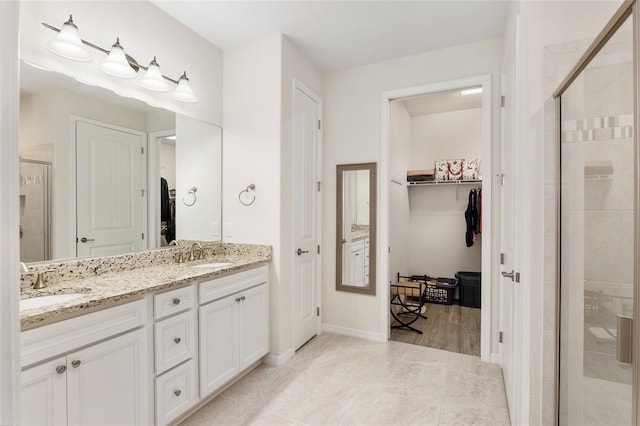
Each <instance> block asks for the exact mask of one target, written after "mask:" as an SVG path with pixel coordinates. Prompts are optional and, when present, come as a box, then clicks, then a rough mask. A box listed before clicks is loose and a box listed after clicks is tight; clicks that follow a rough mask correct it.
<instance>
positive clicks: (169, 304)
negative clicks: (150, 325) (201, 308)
mask: <svg viewBox="0 0 640 426" xmlns="http://www.w3.org/2000/svg"><path fill="white" fill-rule="evenodd" d="M195 299H196V293H195V287H194V286H192V285H191V286H188V287H182V288H178V289H176V290H171V291H168V292H166V293H160V294H156V295H155V296H154V297H153V305H154V310H153V311H154V318H155V319H160V318H164V317H167V316H169V315H173V314H177V313H178V312H182V311H185V310H187V309H189V308H191V307H193V306H195Z"/></svg>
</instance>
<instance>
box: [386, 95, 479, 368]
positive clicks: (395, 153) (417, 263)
mask: <svg viewBox="0 0 640 426" xmlns="http://www.w3.org/2000/svg"><path fill="white" fill-rule="evenodd" d="M482 126H483V114H482V88H481V87H464V88H460V89H456V90H448V91H445V92H438V93H429V94H426V95H421V96H415V97H410V98H405V99H398V100H394V101H392V102H391V103H390V157H389V160H390V172H391V182H390V183H389V204H390V213H389V214H390V216H389V218H390V220H389V235H390V243H391V244H390V245H391V252H390V261H389V267H390V269H389V271H390V275H391V276H390V281H391V286H390V290H391V294H390V314H391V321H390V323H391V333H390V338H391V340H395V341H401V342H406V343H411V344H416V345H420V346H427V347H433V348H438V349H443V350H447V351H451V352H458V353H465V354H469V355H475V356H480V334H481V331H480V330H481V327H480V317H481V315H480V313H481V308H482V300H481V266H482V250H483V244H482V239H483V238H482V235H483V230H482V213H483V208H485V207H486V206H484V205H483V200H482V190H483V185H482V172H483V169H482V165H483V161H482V160H483V158H482V154H483V131H482Z"/></svg>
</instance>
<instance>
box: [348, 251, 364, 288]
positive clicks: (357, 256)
mask: <svg viewBox="0 0 640 426" xmlns="http://www.w3.org/2000/svg"><path fill="white" fill-rule="evenodd" d="M351 273H352V276H351V282H350V283H349V284H353V285H357V286H364V249H360V250H357V251H352V252H351Z"/></svg>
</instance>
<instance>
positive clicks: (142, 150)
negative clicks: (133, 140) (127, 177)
mask: <svg viewBox="0 0 640 426" xmlns="http://www.w3.org/2000/svg"><path fill="white" fill-rule="evenodd" d="M140 154H144V147H143V146H141V147H140Z"/></svg>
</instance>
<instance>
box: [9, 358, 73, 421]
mask: <svg viewBox="0 0 640 426" xmlns="http://www.w3.org/2000/svg"><path fill="white" fill-rule="evenodd" d="M66 363H67V361H66V358H65V357H62V358H58V359H55V360H53V361H49V362H47V363H46V364H41V365H38V366H36V367H31V368H28V369H26V370H24V371H23V372H22V373H21V375H20V378H21V381H22V393H21V399H22V413H21V417H22V422H21V424H23V425H25V426H27V425H37V426H48V425H65V424H67V375H66V369H67V365H66Z"/></svg>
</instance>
